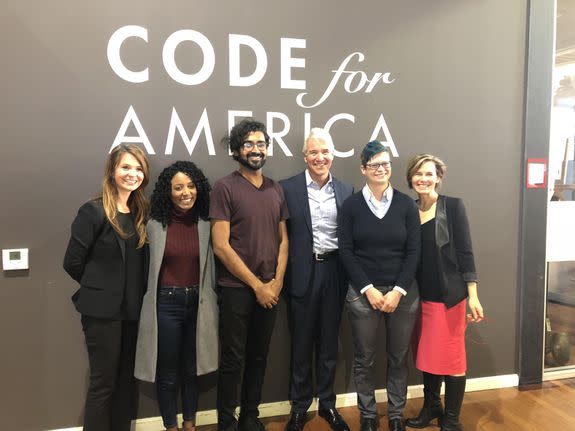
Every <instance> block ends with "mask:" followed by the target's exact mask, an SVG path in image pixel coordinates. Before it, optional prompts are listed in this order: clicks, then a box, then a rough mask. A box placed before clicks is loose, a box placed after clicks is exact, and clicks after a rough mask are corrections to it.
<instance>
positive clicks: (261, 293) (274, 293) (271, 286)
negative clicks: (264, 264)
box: [254, 278, 281, 308]
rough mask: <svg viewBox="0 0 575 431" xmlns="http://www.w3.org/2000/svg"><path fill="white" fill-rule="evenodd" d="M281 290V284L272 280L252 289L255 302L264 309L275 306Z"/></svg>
mask: <svg viewBox="0 0 575 431" xmlns="http://www.w3.org/2000/svg"><path fill="white" fill-rule="evenodd" d="M280 290H281V284H280V283H279V282H278V281H277V280H276V279H275V278H272V279H271V280H270V281H268V282H267V283H260V285H259V286H258V287H257V288H255V289H254V293H255V294H256V300H257V301H258V304H260V305H261V306H262V307H264V308H273V307H275V306H276V305H277V303H278V301H279V291H280Z"/></svg>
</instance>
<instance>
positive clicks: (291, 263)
mask: <svg viewBox="0 0 575 431" xmlns="http://www.w3.org/2000/svg"><path fill="white" fill-rule="evenodd" d="M332 181H333V188H334V192H335V202H336V205H337V209H338V211H339V209H340V207H341V205H342V204H343V202H344V201H345V200H346V199H347V198H348V197H349V196H351V195H352V193H353V187H352V186H350V185H349V184H346V183H343V182H341V181H339V180H338V179H336V178H334V177H333V176H332ZM280 184H281V186H282V188H283V190H284V195H285V199H286V202H287V206H288V209H289V215H290V217H289V219H288V220H287V228H288V235H289V255H288V266H287V270H286V276H285V281H284V286H285V291H286V292H287V293H288V294H289V295H291V296H296V297H301V296H304V295H305V294H306V292H307V289H308V287H309V285H310V279H311V269H312V257H313V233H312V225H311V213H310V209H309V201H308V195H307V185H306V178H305V171H304V172H301V173H300V174H297V175H295V176H293V177H291V178H288V179H287V180H282V181H280ZM341 267H343V266H341ZM342 272H343V271H342ZM342 278H344V277H342ZM341 284H342V287H344V288H345V287H346V286H347V285H346V283H345V279H344V280H342V283H341Z"/></svg>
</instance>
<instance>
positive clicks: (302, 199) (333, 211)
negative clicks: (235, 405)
mask: <svg viewBox="0 0 575 431" xmlns="http://www.w3.org/2000/svg"><path fill="white" fill-rule="evenodd" d="M303 154H304V161H305V163H306V165H307V169H306V170H305V171H304V172H302V173H300V174H298V175H296V176H294V177H291V178H289V179H287V180H283V181H280V184H281V185H282V187H283V190H284V195H285V199H286V202H287V205H288V209H289V213H290V218H289V220H288V221H287V227H288V236H289V255H288V268H287V272H286V280H285V281H286V282H285V285H286V291H287V295H288V299H289V309H290V310H289V316H290V328H291V333H292V357H291V364H292V365H291V374H290V390H289V398H290V401H291V403H292V407H291V417H290V420H289V422H288V423H287V425H286V431H301V430H302V429H303V426H304V424H305V421H306V414H307V410H308V409H309V407H310V405H311V403H312V398H313V393H312V370H311V367H312V358H313V353H314V350H315V367H316V380H317V381H316V383H317V384H316V392H317V396H318V398H319V409H318V412H319V415H320V416H321V417H322V418H324V419H325V420H326V421H327V422H328V423H329V424H330V426H331V428H332V429H333V430H334V431H349V427H348V426H347V424H346V423H345V421H344V420H343V418H342V417H341V416H340V415H339V413H338V412H337V410H336V409H335V392H334V389H333V383H334V378H335V368H336V361H337V350H338V349H337V346H338V340H337V336H338V332H339V323H340V318H341V313H342V308H343V302H344V300H345V293H346V290H347V282H346V277H345V273H344V272H343V270H342V266H341V265H339V264H338V239H337V212H338V209H339V208H340V206H341V204H342V203H343V201H344V200H345V199H346V198H347V197H348V196H350V195H351V194H352V193H353V187H351V186H350V185H348V184H345V183H343V182H341V181H339V180H337V179H336V178H334V177H332V175H331V173H330V168H331V165H332V162H333V157H334V145H333V141H332V139H331V136H330V135H329V133H328V132H327V131H325V130H323V129H320V128H314V129H312V130H311V133H310V135H309V136H308V138H307V139H306V140H305V143H304V146H303Z"/></svg>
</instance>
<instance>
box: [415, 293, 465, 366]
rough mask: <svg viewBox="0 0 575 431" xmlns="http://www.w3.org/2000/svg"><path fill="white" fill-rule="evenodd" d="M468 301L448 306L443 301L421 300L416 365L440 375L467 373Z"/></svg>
mask: <svg viewBox="0 0 575 431" xmlns="http://www.w3.org/2000/svg"><path fill="white" fill-rule="evenodd" d="M465 307H466V300H465V299H464V300H463V301H461V302H460V303H458V304H457V305H455V306H454V307H451V308H447V307H446V306H445V304H443V303H441V302H428V301H421V316H420V317H421V319H420V324H419V325H418V326H419V328H418V331H419V334H418V337H417V340H416V343H415V344H416V351H415V366H416V367H417V369H419V370H421V371H425V372H427V373H431V374H438V375H456V374H463V373H465V371H466V370H467V359H466V355H465V328H466V327H467V321H466V315H465V310H466V308H465Z"/></svg>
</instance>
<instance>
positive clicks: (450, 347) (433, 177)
mask: <svg viewBox="0 0 575 431" xmlns="http://www.w3.org/2000/svg"><path fill="white" fill-rule="evenodd" d="M445 170H446V167H445V164H444V163H443V162H442V161H441V159H439V158H438V157H435V156H432V155H430V154H420V155H417V156H415V157H413V158H412V159H411V160H410V161H409V163H408V167H407V183H408V186H409V187H410V188H412V189H414V190H415V192H416V193H417V195H418V197H419V199H418V206H419V217H420V220H421V240H422V241H421V262H420V267H419V270H418V274H417V280H418V284H419V292H420V297H421V325H420V326H421V328H420V332H419V334H418V340H417V350H416V355H415V356H416V367H417V368H418V369H419V370H421V371H422V372H423V393H424V402H423V408H422V409H421V412H420V413H419V415H418V416H417V417H415V418H412V419H408V420H407V422H406V425H407V426H409V427H412V428H424V427H426V426H427V425H429V423H430V422H431V421H432V420H433V419H436V418H437V419H438V423H439V425H440V427H441V430H442V431H459V430H461V429H462V428H461V424H460V423H459V412H460V410H461V404H462V402H463V395H464V393H465V372H466V370H467V361H466V357H465V328H466V325H467V322H468V321H473V322H479V321H481V320H482V319H483V308H482V307H481V303H480V302H479V298H478V297H477V274H476V272H475V262H474V260H473V250H472V247H471V236H470V233H469V223H468V221H467V215H466V214H465V207H464V206H463V202H462V201H461V199H458V198H452V197H448V196H443V195H439V194H438V193H437V188H438V186H439V185H440V183H441V180H442V179H443V176H444V173H445ZM466 298H467V303H468V305H469V308H470V311H471V314H469V315H467V316H466V306H465V304H466ZM444 379H445V412H444V411H443V408H442V407H441V398H440V396H439V394H440V389H441V383H442V381H443V380H444Z"/></svg>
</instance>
